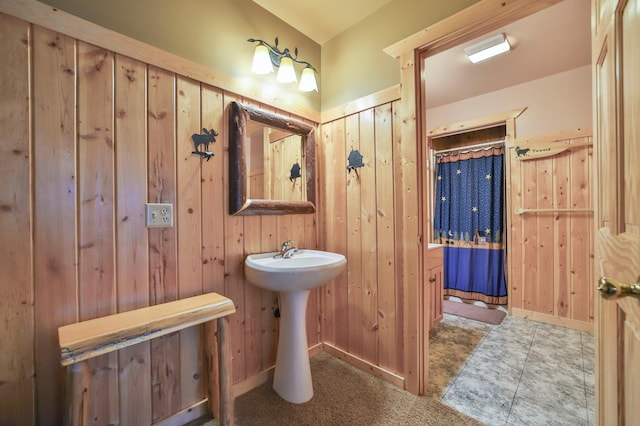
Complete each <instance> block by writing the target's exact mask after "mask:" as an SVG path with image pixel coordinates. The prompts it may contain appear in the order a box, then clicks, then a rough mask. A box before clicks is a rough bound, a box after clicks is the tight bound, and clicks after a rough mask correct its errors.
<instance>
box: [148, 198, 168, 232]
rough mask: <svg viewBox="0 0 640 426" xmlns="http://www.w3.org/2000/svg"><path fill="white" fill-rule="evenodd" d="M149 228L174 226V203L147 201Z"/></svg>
mask: <svg viewBox="0 0 640 426" xmlns="http://www.w3.org/2000/svg"><path fill="white" fill-rule="evenodd" d="M145 206H146V210H147V228H170V227H172V226H173V204H158V203H147V204H146V205H145Z"/></svg>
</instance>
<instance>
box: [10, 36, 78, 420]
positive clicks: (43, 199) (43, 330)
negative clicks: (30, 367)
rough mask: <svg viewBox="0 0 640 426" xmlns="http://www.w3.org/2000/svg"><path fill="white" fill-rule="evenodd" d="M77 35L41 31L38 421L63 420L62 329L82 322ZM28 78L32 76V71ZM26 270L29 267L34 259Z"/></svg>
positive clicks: (37, 40) (36, 40)
mask: <svg viewBox="0 0 640 426" xmlns="http://www.w3.org/2000/svg"><path fill="white" fill-rule="evenodd" d="M75 59H76V52H75V42H74V40H72V39H70V38H68V37H64V36H63V35H60V34H57V33H54V32H52V31H48V30H45V29H43V28H40V27H34V28H33V66H32V72H33V89H34V90H33V107H32V110H33V121H34V123H35V124H34V126H33V129H34V141H33V144H34V145H33V158H34V160H33V200H34V213H33V251H34V253H33V268H34V282H35V295H34V296H35V314H36V316H35V318H36V320H35V321H36V322H35V340H36V342H35V354H36V356H35V361H36V365H35V372H36V380H37V382H36V401H37V404H36V412H37V422H38V423H39V424H47V423H48V422H49V421H50V420H51V419H60V418H62V413H63V409H62V407H63V393H62V392H61V389H63V383H64V374H63V373H64V370H63V369H62V367H61V366H60V357H59V348H58V331H57V330H58V327H60V326H61V325H65V324H70V323H73V322H76V321H77V320H78V307H77V303H78V299H77V297H78V285H77V280H76V266H75V265H76V248H77V244H76V193H77V189H76V168H75V156H76V155H75V154H76V147H75V135H76V127H75V125H76V121H75V105H76V103H75V102H76V100H75V78H76V62H75ZM25 78H26V76H25ZM24 260H25V264H23V266H22V267H23V268H29V264H28V262H27V259H24Z"/></svg>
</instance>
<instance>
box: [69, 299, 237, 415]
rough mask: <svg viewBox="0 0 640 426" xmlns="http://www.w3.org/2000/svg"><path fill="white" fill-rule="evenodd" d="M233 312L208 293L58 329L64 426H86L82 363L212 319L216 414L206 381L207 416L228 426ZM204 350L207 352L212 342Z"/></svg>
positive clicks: (85, 382)
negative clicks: (215, 326) (214, 328)
mask: <svg viewBox="0 0 640 426" xmlns="http://www.w3.org/2000/svg"><path fill="white" fill-rule="evenodd" d="M235 311H236V309H235V306H234V304H233V301H231V299H228V298H226V297H224V296H222V295H220V294H217V293H208V294H203V295H201V296H195V297H189V298H186V299H181V300H177V301H175V302H168V303H162V304H159V305H154V306H148V307H144V308H140V309H134V310H132V311H128V312H122V313H119V314H114V315H109V316H106V317H101V318H96V319H92V320H88V321H82V322H78V323H75V324H69V325H65V326H63V327H60V328H59V329H58V338H59V341H60V362H61V363H62V365H64V366H66V367H67V386H66V388H67V391H66V392H67V393H66V404H67V412H66V423H67V424H72V425H80V424H83V425H87V424H89V422H88V414H89V413H88V409H87V407H88V404H87V402H88V399H89V397H90V395H88V392H87V390H88V389H89V381H90V371H89V365H88V363H87V362H86V361H87V360H89V359H91V358H93V357H96V356H98V355H102V354H106V353H109V352H113V351H116V350H118V349H122V348H126V347H127V346H131V345H135V344H137V343H142V342H146V341H148V340H151V339H153V338H156V337H160V336H164V335H166V334H169V333H173V332H176V331H180V330H182V329H184V328H187V327H191V326H194V325H199V324H203V323H205V322H208V321H211V320H214V319H217V323H218V332H217V335H218V337H217V345H218V348H217V349H218V369H219V374H218V382H219V383H218V385H219V388H218V389H219V392H220V406H219V409H218V407H216V406H215V405H216V404H215V403H214V399H215V398H213V395H212V393H213V390H214V389H215V384H214V383H213V381H214V380H215V379H214V378H211V377H210V383H209V403H210V408H211V412H212V413H216V414H217V413H218V411H219V413H220V414H219V419H218V420H219V422H218V424H219V425H232V424H233V395H232V387H231V386H232V384H231V347H230V345H229V341H228V333H229V320H228V318H226V316H227V315H229V314H232V313H234V312H235ZM211 340H213V339H211ZM207 345H208V346H211V347H212V349H213V345H214V342H213V341H210V342H208V343H207Z"/></svg>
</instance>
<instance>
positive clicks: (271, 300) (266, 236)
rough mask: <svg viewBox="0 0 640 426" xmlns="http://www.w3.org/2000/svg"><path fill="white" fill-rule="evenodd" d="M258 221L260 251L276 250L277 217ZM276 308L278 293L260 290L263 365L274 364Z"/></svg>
mask: <svg viewBox="0 0 640 426" xmlns="http://www.w3.org/2000/svg"><path fill="white" fill-rule="evenodd" d="M260 222H261V232H260V251H261V252H263V253H267V252H270V251H276V250H278V241H277V240H276V234H275V232H274V231H275V228H276V226H277V223H278V222H277V218H276V217H275V216H262V217H261V218H260ZM281 242H282V241H281ZM277 308H278V293H276V292H273V291H269V290H262V291H261V292H260V312H261V313H262V315H261V319H260V323H261V326H262V328H261V330H260V331H261V337H262V344H261V348H262V364H263V365H264V366H270V365H274V364H275V362H276V351H277V344H278V341H277V335H278V326H279V324H278V322H277V320H276V317H275V311H276V309H277Z"/></svg>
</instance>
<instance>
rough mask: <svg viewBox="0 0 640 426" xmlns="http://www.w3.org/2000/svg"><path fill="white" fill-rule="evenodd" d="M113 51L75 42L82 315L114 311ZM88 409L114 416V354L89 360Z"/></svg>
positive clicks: (102, 417)
mask: <svg viewBox="0 0 640 426" xmlns="http://www.w3.org/2000/svg"><path fill="white" fill-rule="evenodd" d="M113 61H114V60H113V54H112V53H111V52H109V51H107V50H104V49H101V48H98V47H96V46H92V45H89V44H86V43H82V42H79V43H78V76H77V78H78V101H77V103H78V107H77V108H78V168H79V175H78V184H79V202H80V204H79V206H78V207H79V209H78V228H79V234H78V235H79V259H78V260H79V261H78V268H79V270H78V274H79V283H80V291H79V293H80V320H81V321H85V320H88V319H92V318H98V317H101V316H105V315H110V314H113V313H115V312H116V293H115V268H114V267H115V250H114V247H115V224H114V223H115V219H114V215H115V205H114V203H115V199H114V197H115V176H114V173H115V170H114V164H115V158H114V157H115V154H114V132H113V121H114V117H113V68H114V63H113ZM89 364H90V366H91V370H92V380H91V386H90V389H89V392H90V393H91V395H92V396H93V398H91V399H90V410H91V412H92V413H94V415H93V416H92V417H94V418H95V419H96V421H97V423H112V422H117V421H118V416H119V403H118V399H119V396H118V363H117V355H116V354H113V353H112V354H107V355H103V356H100V357H96V358H94V359H92V360H91V361H89Z"/></svg>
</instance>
